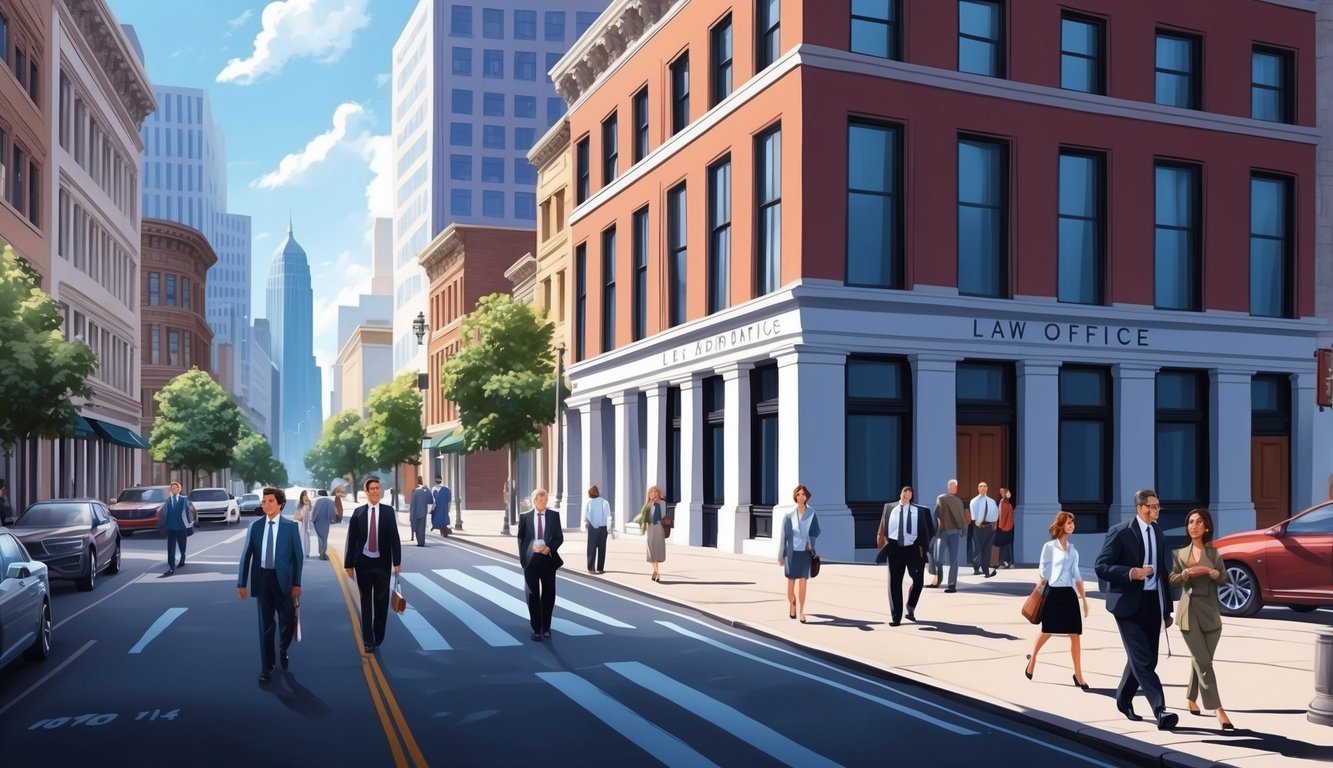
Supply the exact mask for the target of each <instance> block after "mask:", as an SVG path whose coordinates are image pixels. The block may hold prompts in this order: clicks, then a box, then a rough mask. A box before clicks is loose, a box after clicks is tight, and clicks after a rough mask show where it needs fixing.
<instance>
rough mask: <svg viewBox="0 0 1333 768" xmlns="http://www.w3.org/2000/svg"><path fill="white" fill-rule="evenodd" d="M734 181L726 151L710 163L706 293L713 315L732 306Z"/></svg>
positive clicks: (728, 155)
mask: <svg viewBox="0 0 1333 768" xmlns="http://www.w3.org/2000/svg"><path fill="white" fill-rule="evenodd" d="M731 184H732V179H731V155H730V154H727V155H724V156H723V157H721V158H719V159H718V160H717V162H715V163H713V164H711V165H709V166H708V251H707V253H706V255H705V258H706V262H707V279H706V291H707V292H706V294H705V296H706V297H707V304H708V306H707V314H710V315H711V314H713V313H715V312H720V311H722V310H724V309H726V308H727V307H729V306H731V295H730V294H731V250H732V248H731V191H732V186H731ZM723 186H725V189H723V188H722V187H723Z"/></svg>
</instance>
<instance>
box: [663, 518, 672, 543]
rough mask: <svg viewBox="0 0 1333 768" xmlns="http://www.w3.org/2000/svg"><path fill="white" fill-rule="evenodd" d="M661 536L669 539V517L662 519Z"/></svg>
mask: <svg viewBox="0 0 1333 768" xmlns="http://www.w3.org/2000/svg"><path fill="white" fill-rule="evenodd" d="M662 536H663V537H664V538H668V539H669V538H671V518H669V517H663V518H662Z"/></svg>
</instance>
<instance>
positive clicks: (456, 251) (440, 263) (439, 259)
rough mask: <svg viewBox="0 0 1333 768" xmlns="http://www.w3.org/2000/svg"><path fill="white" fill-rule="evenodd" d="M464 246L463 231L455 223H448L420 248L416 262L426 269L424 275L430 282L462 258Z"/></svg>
mask: <svg viewBox="0 0 1333 768" xmlns="http://www.w3.org/2000/svg"><path fill="white" fill-rule="evenodd" d="M464 248H465V244H464V242H463V231H462V230H461V229H459V228H458V225H457V224H450V225H449V226H447V227H445V228H444V231H443V232H441V233H440V234H439V235H436V237H435V239H434V240H432V241H431V242H430V244H429V245H427V246H426V247H425V248H423V249H422V250H421V254H420V255H419V256H417V263H418V264H420V265H421V268H422V269H424V270H426V276H427V277H429V278H430V280H431V282H434V281H435V280H436V279H438V278H439V277H440V276H442V275H444V273H446V272H448V271H449V270H450V269H451V268H453V266H454V264H455V263H457V262H458V260H459V259H461V258H463V250H464Z"/></svg>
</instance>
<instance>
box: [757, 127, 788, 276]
mask: <svg viewBox="0 0 1333 768" xmlns="http://www.w3.org/2000/svg"><path fill="white" fill-rule="evenodd" d="M770 141H773V142H776V146H775V147H774V150H773V152H772V154H773V156H774V157H775V158H777V167H776V168H769V167H768V163H767V162H766V158H767V156H768V153H769V150H768V143H769V142H770ZM754 148H755V152H754V154H755V163H754V169H755V170H754V173H755V180H754V194H755V236H754V243H755V254H754V258H755V263H754V276H755V286H754V289H755V295H756V296H763V295H766V294H769V293H772V292H773V291H776V290H777V289H778V286H780V285H782V124H781V123H777V124H775V125H773V126H771V127H769V128H767V129H765V130H764V131H763V132H761V133H759V134H758V135H757V136H755V138H754ZM770 180H771V181H772V182H773V183H772V184H770V183H769V182H770ZM770 191H771V192H772V193H773V194H772V196H771V197H769V196H767V195H768V194H769V193H770ZM770 213H772V214H774V216H775V217H776V220H777V238H776V239H774V238H770V237H769V228H768V227H766V226H765V222H766V220H767V218H768V216H769V214H770Z"/></svg>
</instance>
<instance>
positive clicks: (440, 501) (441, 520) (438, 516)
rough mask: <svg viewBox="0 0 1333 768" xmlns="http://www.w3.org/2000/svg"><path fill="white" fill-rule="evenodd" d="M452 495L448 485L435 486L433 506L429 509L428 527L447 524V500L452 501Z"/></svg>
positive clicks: (441, 526) (440, 526)
mask: <svg viewBox="0 0 1333 768" xmlns="http://www.w3.org/2000/svg"><path fill="white" fill-rule="evenodd" d="M452 496H453V494H452V493H450V491H449V486H447V485H439V486H436V487H435V507H434V508H433V509H432V510H431V515H430V527H432V528H444V527H447V526H448V525H449V502H450V501H452Z"/></svg>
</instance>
